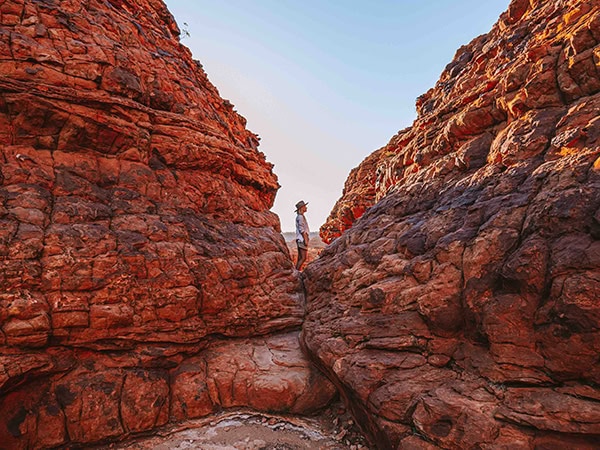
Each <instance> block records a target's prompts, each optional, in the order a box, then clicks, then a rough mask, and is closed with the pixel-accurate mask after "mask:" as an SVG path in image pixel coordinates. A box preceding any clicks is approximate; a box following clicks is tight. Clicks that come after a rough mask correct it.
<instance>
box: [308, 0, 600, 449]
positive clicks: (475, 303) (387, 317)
mask: <svg viewBox="0 0 600 450" xmlns="http://www.w3.org/2000/svg"><path fill="white" fill-rule="evenodd" d="M599 43H600V2H599V1H597V0H594V1H583V0H556V1H545V2H541V1H526V0H515V1H513V2H512V3H511V4H510V7H509V9H508V11H507V12H506V13H504V14H503V15H502V16H501V18H500V20H499V21H498V23H497V24H496V25H495V26H494V27H493V29H492V30H491V32H490V33H489V34H487V35H484V36H481V37H478V38H476V39H475V40H473V41H472V42H471V43H470V44H469V45H467V46H465V47H463V48H461V49H460V50H459V51H458V52H457V54H456V57H455V59H454V60H453V61H452V63H450V64H449V65H448V66H447V67H446V69H445V70H444V72H443V73H442V76H441V78H440V81H439V82H438V83H437V85H436V86H435V87H434V88H433V89H431V90H430V91H429V92H427V93H426V94H425V95H423V96H422V97H420V98H419V99H418V101H417V108H418V117H417V119H416V121H415V122H414V124H413V126H412V127H411V128H409V129H407V130H404V131H403V132H401V133H399V134H398V135H397V136H395V137H394V138H392V140H391V141H390V143H389V144H388V145H387V146H386V147H385V148H384V149H382V150H380V151H378V152H376V153H375V154H374V155H373V156H371V157H370V158H368V159H367V160H366V162H365V164H364V166H363V167H361V168H359V169H358V170H357V171H355V174H362V175H361V176H360V177H356V176H355V175H353V176H351V178H350V179H349V182H348V183H347V185H346V191H345V192H346V193H345V197H344V198H342V199H341V200H340V201H339V202H338V205H337V207H336V209H335V210H334V212H335V211H343V210H348V209H349V208H350V205H351V204H353V203H354V199H353V196H357V197H359V198H360V199H361V200H360V201H359V205H361V208H362V207H363V205H365V204H372V206H371V208H370V209H369V210H368V211H367V212H366V213H365V214H364V215H363V216H362V217H361V218H360V219H359V220H357V221H355V222H354V223H353V224H352V227H351V228H350V229H347V230H346V231H345V232H344V234H342V235H341V237H339V238H337V239H336V240H335V241H334V242H333V243H332V244H331V245H330V246H329V247H328V248H327V249H326V250H325V251H324V252H323V253H322V254H321V256H320V258H319V259H318V260H317V261H315V262H314V263H312V264H311V265H310V266H309V267H308V268H307V270H306V272H305V275H306V281H305V283H306V288H307V291H308V299H307V308H308V313H307V317H306V321H305V324H304V331H303V336H304V341H305V345H306V346H307V348H308V349H309V351H310V352H311V353H312V354H313V356H314V358H315V360H317V361H318V363H319V364H320V365H321V366H322V367H323V368H324V369H325V370H327V371H328V373H329V375H330V376H331V378H332V379H335V380H336V383H337V385H338V387H339V388H340V389H341V390H342V391H343V393H344V396H345V397H346V399H347V401H348V403H349V404H350V405H351V407H352V408H353V409H354V413H355V416H356V418H357V419H358V422H359V423H362V424H363V426H364V429H365V430H366V431H367V432H368V433H369V434H370V436H371V437H372V439H373V440H374V441H375V442H376V443H377V445H378V446H379V448H382V449H390V448H446V449H463V448H511V449H513V448H524V449H529V448H585V449H590V448H597V445H598V439H599V436H600V391H599V390H598V383H599V382H600V364H598V354H599V352H600V333H599V328H600V304H599V302H598V300H599V299H600V241H599V239H600V117H599V114H598V111H600V93H599V92H600V76H599V71H600V59H599V58H598V55H599V54H600V45H599ZM353 177H354V178H353ZM363 192H364V193H367V195H366V196H363V195H362V193H363ZM373 192H375V195H373V194H372V193H373ZM373 197H376V199H377V200H378V201H377V203H374V201H375V200H372V198H373ZM348 217H350V216H349V215H347V214H344V213H342V214H340V215H337V213H335V214H334V215H333V218H332V220H330V222H329V223H328V224H327V225H326V226H325V229H324V233H323V234H324V235H325V236H324V238H330V237H331V236H332V233H335V230H336V229H337V230H340V231H342V229H341V228H340V225H339V224H340V223H345V222H346V223H347V222H350V220H347V218H348ZM349 225H350V224H349V223H348V225H347V226H349ZM347 226H345V227H346V228H347ZM338 234H339V233H338Z"/></svg>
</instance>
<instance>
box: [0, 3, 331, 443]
mask: <svg viewBox="0 0 600 450" xmlns="http://www.w3.org/2000/svg"><path fill="white" fill-rule="evenodd" d="M0 23H1V25H2V28H1V29H0V159H1V161H2V162H1V165H0V442H1V443H2V444H1V445H0V447H2V446H8V448H26V447H52V446H58V445H77V444H81V443H89V442H96V441H100V440H103V439H106V438H116V437H118V436H120V435H123V434H126V433H134V432H137V431H143V430H148V429H151V428H152V427H155V426H159V425H162V424H164V423H166V422H167V421H177V420H183V419H185V418H189V417H198V416H199V415H202V414H208V413H210V412H211V411H214V410H216V409H219V408H225V407H230V406H240V405H244V406H254V407H257V408H263V409H266V410H277V411H293V412H303V411H304V412H306V411H311V410H314V409H315V408H317V407H319V406H320V405H322V404H323V402H324V401H326V400H327V399H329V398H330V397H331V395H332V389H331V386H330V385H328V384H327V383H326V382H324V381H323V380H321V378H319V376H318V375H317V374H316V373H314V371H313V370H312V369H310V367H309V366H308V365H307V364H306V363H305V362H303V361H302V358H301V354H300V352H299V347H298V344H297V342H296V339H295V335H290V334H289V330H292V329H294V328H296V329H297V328H298V327H299V325H300V324H301V320H302V315H303V294H302V290H301V286H300V283H299V280H298V279H297V276H295V275H294V274H293V267H292V262H291V260H290V257H289V253H288V251H287V248H286V245H285V242H284V240H283V238H282V236H281V234H280V230H279V220H278V218H277V217H276V216H275V215H274V214H273V213H271V212H269V209H270V207H271V206H272V204H273V200H274V196H275V193H276V191H277V189H278V184H277V179H276V177H275V175H274V174H273V172H272V170H271V169H272V165H271V164H270V163H268V162H266V160H265V157H264V155H263V154H262V153H261V152H259V151H258V149H257V147H258V137H257V136H256V135H255V134H253V133H251V132H249V131H248V130H246V128H245V120H244V118H242V117H241V116H239V115H238V114H237V113H236V112H235V111H234V110H233V106H232V105H231V104H230V103H229V102H228V101H226V100H223V99H222V98H221V97H220V96H219V93H218V92H217V90H216V88H215V87H214V86H213V85H212V84H211V83H210V82H209V81H208V79H207V77H206V75H205V73H204V72H203V70H202V67H201V66H200V64H199V63H198V62H196V61H194V60H193V59H192V57H191V54H190V52H189V50H188V49H186V48H185V47H184V46H182V45H181V44H180V42H179V39H178V36H179V29H178V27H177V25H176V24H175V22H174V20H173V17H172V16H171V14H170V13H169V12H168V10H167V9H166V7H165V6H164V4H163V3H162V1H160V0H136V1H129V0H109V1H99V0H87V1H83V2H82V1H75V0H60V1H59V0H45V1H30V0H5V1H2V2H0ZM269 333H270V334H273V333H283V334H279V335H277V336H276V335H274V334H273V335H272V336H271V337H269V338H259V337H258V336H262V335H266V334H269ZM226 338H232V339H233V338H237V339H238V340H236V341H232V342H235V343H237V344H235V345H236V346H235V347H234V348H237V349H239V352H236V351H234V350H232V349H231V348H230V347H228V346H229V345H234V344H232V343H228V342H224V341H223V340H224V339H226ZM282 343H283V344H285V346H287V347H286V348H285V349H282V348H281V346H282V345H283V344H282ZM215 345H216V347H215ZM217 349H219V350H217ZM221 351H222V352H221ZM219 352H221V353H219ZM290 352H291V353H290ZM223 355H228V358H227V360H223V358H224V356H223ZM283 368H286V369H287V370H283ZM273 371H275V372H274V373H277V374H279V375H281V376H282V377H283V375H282V374H281V372H282V371H284V372H285V373H287V374H288V378H285V377H283V380H282V381H281V380H280V381H278V382H275V381H274V379H273V376H274V375H273V374H272V373H273ZM278 383H279V384H278ZM3 448H4V447H3Z"/></svg>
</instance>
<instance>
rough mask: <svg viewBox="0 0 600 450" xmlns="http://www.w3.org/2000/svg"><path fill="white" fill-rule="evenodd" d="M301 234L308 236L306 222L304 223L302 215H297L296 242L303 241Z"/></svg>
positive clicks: (304, 218) (308, 231)
mask: <svg viewBox="0 0 600 450" xmlns="http://www.w3.org/2000/svg"><path fill="white" fill-rule="evenodd" d="M302 233H307V234H310V230H309V229H308V222H307V221H306V217H304V214H298V215H297V216H296V240H297V241H304V236H302Z"/></svg>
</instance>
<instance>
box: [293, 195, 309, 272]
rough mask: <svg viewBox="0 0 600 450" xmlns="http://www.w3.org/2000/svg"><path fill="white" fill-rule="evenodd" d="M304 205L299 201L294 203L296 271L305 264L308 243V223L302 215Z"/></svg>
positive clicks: (304, 209) (304, 208)
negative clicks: (296, 247)
mask: <svg viewBox="0 0 600 450" xmlns="http://www.w3.org/2000/svg"><path fill="white" fill-rule="evenodd" d="M306 205H308V203H304V200H300V201H299V202H298V203H296V245H297V246H298V260H297V261H296V270H301V269H302V265H303V264H304V263H305V262H306V257H307V256H308V241H309V239H310V238H309V233H310V230H309V229H308V222H307V221H306V217H304V213H305V212H306V209H307V208H306Z"/></svg>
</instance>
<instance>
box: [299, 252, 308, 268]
mask: <svg viewBox="0 0 600 450" xmlns="http://www.w3.org/2000/svg"><path fill="white" fill-rule="evenodd" d="M307 254H308V250H307V249H305V248H298V261H297V262H296V270H300V269H302V265H303V264H304V263H305V261H306V256H307Z"/></svg>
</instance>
